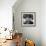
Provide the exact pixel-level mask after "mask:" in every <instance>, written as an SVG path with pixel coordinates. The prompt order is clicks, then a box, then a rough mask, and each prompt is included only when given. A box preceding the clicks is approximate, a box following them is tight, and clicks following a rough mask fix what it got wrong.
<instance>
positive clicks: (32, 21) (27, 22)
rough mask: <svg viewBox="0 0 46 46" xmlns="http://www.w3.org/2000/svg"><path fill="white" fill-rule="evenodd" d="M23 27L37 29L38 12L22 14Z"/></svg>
mask: <svg viewBox="0 0 46 46" xmlns="http://www.w3.org/2000/svg"><path fill="white" fill-rule="evenodd" d="M21 26H23V27H35V26H36V12H21Z"/></svg>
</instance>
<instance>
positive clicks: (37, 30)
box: [13, 0, 41, 46]
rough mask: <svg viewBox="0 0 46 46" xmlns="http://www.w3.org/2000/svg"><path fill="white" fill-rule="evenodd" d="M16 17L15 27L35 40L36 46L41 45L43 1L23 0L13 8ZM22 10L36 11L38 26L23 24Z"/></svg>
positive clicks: (25, 35)
mask: <svg viewBox="0 0 46 46" xmlns="http://www.w3.org/2000/svg"><path fill="white" fill-rule="evenodd" d="M13 12H14V18H15V22H14V23H15V29H17V30H18V32H23V37H24V38H28V39H32V40H34V41H35V44H36V46H41V24H40V21H41V17H40V16H41V1H40V0H23V1H22V3H20V5H18V7H16V5H14V8H13ZM21 12H36V27H22V26H21Z"/></svg>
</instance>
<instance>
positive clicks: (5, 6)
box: [0, 0, 16, 29]
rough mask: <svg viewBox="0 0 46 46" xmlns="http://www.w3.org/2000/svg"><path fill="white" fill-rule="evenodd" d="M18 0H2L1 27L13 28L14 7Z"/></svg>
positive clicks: (0, 7)
mask: <svg viewBox="0 0 46 46" xmlns="http://www.w3.org/2000/svg"><path fill="white" fill-rule="evenodd" d="M15 2H16V0H0V27H7V28H9V29H11V28H12V6H13V4H14V3H15Z"/></svg>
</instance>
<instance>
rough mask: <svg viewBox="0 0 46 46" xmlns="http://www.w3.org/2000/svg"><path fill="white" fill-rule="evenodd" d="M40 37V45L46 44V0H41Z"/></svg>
mask: <svg viewBox="0 0 46 46" xmlns="http://www.w3.org/2000/svg"><path fill="white" fill-rule="evenodd" d="M41 38H42V39H41V40H42V46H46V0H42V1H41Z"/></svg>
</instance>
